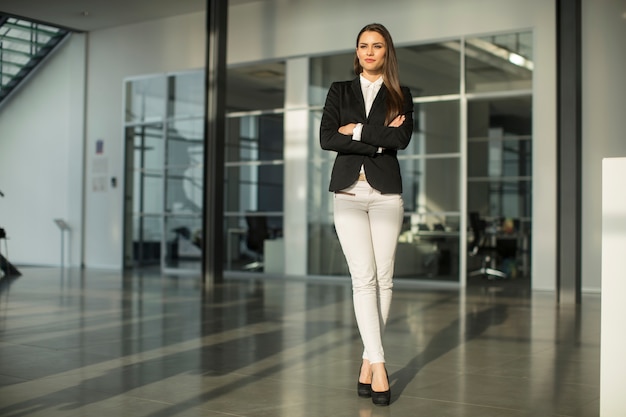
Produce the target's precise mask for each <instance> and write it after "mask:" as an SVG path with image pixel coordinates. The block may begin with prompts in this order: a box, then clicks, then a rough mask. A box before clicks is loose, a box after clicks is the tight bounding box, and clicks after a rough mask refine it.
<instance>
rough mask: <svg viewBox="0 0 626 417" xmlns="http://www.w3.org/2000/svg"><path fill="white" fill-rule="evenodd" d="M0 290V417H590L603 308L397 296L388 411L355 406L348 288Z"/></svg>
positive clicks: (252, 285) (45, 285)
mask: <svg viewBox="0 0 626 417" xmlns="http://www.w3.org/2000/svg"><path fill="white" fill-rule="evenodd" d="M21 270H22V273H23V275H22V276H21V277H19V278H13V279H12V278H7V277H5V278H3V279H2V280H0V416H3V417H17V416H20V417H24V416H47V417H55V416H63V417H71V416H150V417H166V416H181V417H187V416H209V417H211V416H231V417H232V416H250V417H262V416H267V417H270V416H271V417H280V416H285V417H308V416H315V417H324V416H333V417H342V416H351V417H354V416H358V417H365V416H404V417H406V416H428V417H439V416H463V417H490V416H494V417H510V416H535V417H544V416H576V417H596V416H598V415H599V385H600V382H599V380H600V374H599V369H600V326H599V324H600V297H599V295H585V296H584V297H583V303H582V305H581V306H580V307H579V308H569V307H561V308H559V307H558V305H556V303H555V296H554V294H552V293H531V292H529V291H528V289H527V283H526V282H524V281H522V280H518V281H498V282H494V281H483V280H477V281H475V282H472V283H471V285H470V286H469V287H468V288H467V290H465V291H458V290H450V289H433V288H427V287H425V286H417V285H409V284H407V283H406V282H403V283H401V284H399V285H398V286H397V287H398V288H396V291H395V293H394V302H393V306H392V314H391V318H390V323H389V326H388V331H387V334H386V339H385V340H386V356H387V361H388V362H387V369H388V371H389V378H390V381H391V389H392V404H391V406H390V407H376V406H373V405H372V403H371V401H370V400H368V399H361V398H358V397H357V394H356V378H357V371H358V367H359V362H360V360H359V356H360V351H361V346H360V342H359V336H358V333H357V329H356V327H355V323H354V318H353V312H352V302H351V292H350V286H349V282H348V279H347V278H333V279H325V280H323V281H320V280H317V281H316V280H313V279H309V280H295V279H277V278H267V279H262V277H261V276H258V275H257V276H254V277H231V276H229V277H227V279H226V282H225V284H223V285H220V286H218V287H217V288H215V289H213V290H211V291H204V290H202V286H201V285H200V284H199V283H198V281H197V280H196V279H194V278H192V277H189V276H186V277H178V278H177V277H162V276H160V275H159V274H155V273H152V274H150V273H141V272H136V273H130V274H124V275H120V274H119V273H117V272H115V271H101V270H98V271H95V270H86V271H80V270H69V271H65V272H61V271H60V270H58V269H46V268H24V267H23V268H21Z"/></svg>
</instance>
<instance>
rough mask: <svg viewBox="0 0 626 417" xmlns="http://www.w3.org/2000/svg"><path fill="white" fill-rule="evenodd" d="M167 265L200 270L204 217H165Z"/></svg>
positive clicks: (199, 215)
mask: <svg viewBox="0 0 626 417" xmlns="http://www.w3.org/2000/svg"><path fill="white" fill-rule="evenodd" d="M164 260H165V265H166V266H167V267H169V268H184V269H199V268H200V266H201V263H202V215H201V214H198V215H196V216H193V215H188V216H183V215H177V216H168V217H165V259H164Z"/></svg>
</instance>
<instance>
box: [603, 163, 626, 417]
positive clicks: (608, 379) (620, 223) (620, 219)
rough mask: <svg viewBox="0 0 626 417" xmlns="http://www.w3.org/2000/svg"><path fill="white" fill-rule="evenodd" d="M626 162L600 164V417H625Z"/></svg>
mask: <svg viewBox="0 0 626 417" xmlns="http://www.w3.org/2000/svg"><path fill="white" fill-rule="evenodd" d="M624 178H626V158H605V159H604V160H603V161H602V312H601V316H602V320H601V338H600V346H601V347H600V417H612V416H626V400H625V399H624V385H625V384H626V361H624V342H625V341H626V336H624V317H625V316H626V303H624V296H625V294H626V273H625V272H624V255H626V194H624Z"/></svg>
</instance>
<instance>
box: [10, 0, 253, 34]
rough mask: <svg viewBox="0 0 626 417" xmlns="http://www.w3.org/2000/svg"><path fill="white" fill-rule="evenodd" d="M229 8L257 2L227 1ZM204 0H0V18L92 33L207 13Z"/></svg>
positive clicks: (243, 0) (245, 0)
mask: <svg viewBox="0 0 626 417" xmlns="http://www.w3.org/2000/svg"><path fill="white" fill-rule="evenodd" d="M228 1H229V5H231V6H233V5H238V4H243V3H250V2H253V1H258V0H228ZM206 4H207V0H62V1H51V0H0V14H1V13H5V14H9V15H13V16H17V17H23V18H28V19H31V20H36V21H39V22H42V23H49V24H52V25H53V26H59V27H63V28H66V29H72V30H76V31H92V30H98V29H105V28H110V27H114V26H121V25H127V24H132V23H137V22H142V21H147V20H155V19H162V18H166V17H171V16H177V15H182V14H187V13H194V12H201V11H203V10H206Z"/></svg>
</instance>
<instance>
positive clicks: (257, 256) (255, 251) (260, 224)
mask: <svg viewBox="0 0 626 417" xmlns="http://www.w3.org/2000/svg"><path fill="white" fill-rule="evenodd" d="M246 224H247V225H248V230H247V232H246V247H247V248H248V249H249V250H250V252H251V253H252V255H253V257H254V261H253V262H251V263H249V264H247V265H244V267H243V269H247V270H251V271H255V270H261V269H263V247H264V244H265V240H266V239H269V238H271V237H272V236H271V234H270V230H269V228H268V226H267V217H266V216H253V215H248V216H246Z"/></svg>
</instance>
